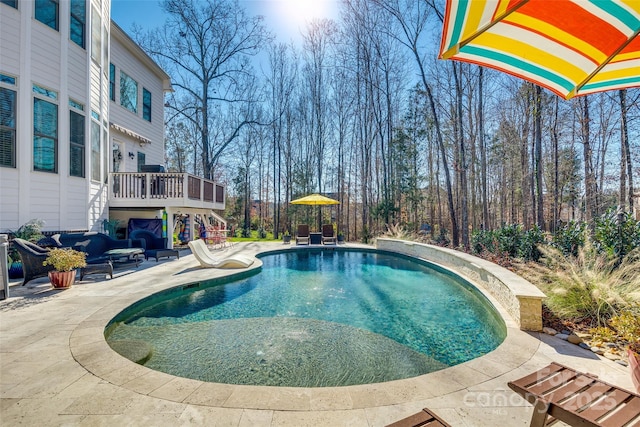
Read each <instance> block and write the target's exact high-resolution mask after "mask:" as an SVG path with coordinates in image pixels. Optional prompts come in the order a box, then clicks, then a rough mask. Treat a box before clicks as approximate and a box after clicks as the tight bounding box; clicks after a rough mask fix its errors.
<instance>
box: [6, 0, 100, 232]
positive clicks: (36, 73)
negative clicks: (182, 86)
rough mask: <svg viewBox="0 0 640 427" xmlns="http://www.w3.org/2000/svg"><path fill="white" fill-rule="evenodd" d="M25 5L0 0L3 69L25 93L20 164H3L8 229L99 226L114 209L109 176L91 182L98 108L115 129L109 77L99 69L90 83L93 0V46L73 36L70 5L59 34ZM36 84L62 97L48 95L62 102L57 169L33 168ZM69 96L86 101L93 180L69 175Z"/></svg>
mask: <svg viewBox="0 0 640 427" xmlns="http://www.w3.org/2000/svg"><path fill="white" fill-rule="evenodd" d="M100 3H106V4H103V8H104V9H103V10H106V11H107V12H106V15H105V16H104V18H103V22H104V23H106V24H107V25H106V28H107V29H108V24H109V23H110V17H109V13H108V11H109V4H108V2H100V1H95V4H97V5H100ZM18 7H19V9H18V10H16V9H14V8H12V7H10V6H7V5H5V4H0V8H1V10H0V58H1V60H0V72H1V73H3V74H7V75H10V76H14V77H16V78H17V85H16V86H15V87H12V89H13V90H15V91H16V92H17V135H16V136H17V147H16V148H17V149H16V168H15V169H14V168H6V167H0V231H4V230H7V229H10V230H13V229H16V228H17V227H18V226H20V225H21V224H23V223H25V222H26V221H28V220H30V219H34V218H38V219H42V220H44V221H45V228H44V229H45V231H62V230H86V229H94V230H95V229H98V227H99V226H100V225H101V223H102V219H104V218H106V217H107V215H108V206H107V196H106V185H105V184H104V179H101V180H100V181H99V182H95V183H92V182H90V178H91V139H90V135H91V133H90V129H91V110H92V109H93V110H94V111H96V112H97V113H99V114H100V122H101V127H102V129H104V130H107V131H108V105H109V102H108V79H107V78H104V77H103V78H101V79H99V78H98V76H99V75H100V73H99V72H98V74H97V75H95V74H94V76H95V77H96V78H97V79H96V81H95V85H93V84H92V83H91V82H90V81H89V76H90V69H91V68H94V69H95V68H96V67H95V65H90V64H91V59H90V56H89V48H90V46H91V40H90V34H91V32H90V30H91V22H90V19H91V1H90V0H88V1H87V14H86V16H87V22H86V36H87V38H86V47H87V49H83V48H81V47H79V46H77V45H76V44H75V43H73V42H71V41H70V40H69V3H68V2H66V1H63V2H60V3H59V8H60V10H59V31H55V30H53V29H51V28H49V27H47V26H46V25H44V24H42V23H40V22H38V21H37V20H35V19H34V18H33V15H34V13H33V7H34V2H31V1H20V2H19V5H18ZM107 41H108V39H107ZM107 66H108V63H107ZM33 84H37V85H39V86H42V87H45V88H47V89H51V90H54V91H56V92H57V93H58V97H57V100H55V101H54V100H49V99H48V101H50V102H53V103H55V104H57V105H58V153H57V154H58V156H57V162H58V163H57V164H58V171H57V173H46V172H35V171H33V159H32V157H33V156H32V150H33V98H34V94H33V92H32V85H33ZM92 94H95V96H91V95H92ZM69 98H72V99H73V100H74V101H76V102H78V103H80V104H82V105H84V114H85V124H86V128H85V135H86V140H85V154H86V157H85V172H86V177H85V178H77V177H70V176H69V109H70V107H69ZM92 100H93V101H95V102H92ZM102 136H103V133H101V137H102ZM106 139H108V138H106ZM106 143H107V141H106V140H105V141H103V142H102V144H103V147H104V146H105V145H106ZM103 149H104V148H103ZM104 159H105V156H104V155H102V156H101V160H102V161H104ZM104 168H105V170H104V172H103V175H102V177H103V178H104V177H106V173H107V169H106V168H107V166H106V165H105V166H104Z"/></svg>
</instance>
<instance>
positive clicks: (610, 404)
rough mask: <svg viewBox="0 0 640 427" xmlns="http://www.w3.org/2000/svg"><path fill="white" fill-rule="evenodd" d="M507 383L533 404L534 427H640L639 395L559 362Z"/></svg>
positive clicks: (532, 421) (532, 423) (532, 419)
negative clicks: (556, 425) (561, 424)
mask: <svg viewBox="0 0 640 427" xmlns="http://www.w3.org/2000/svg"><path fill="white" fill-rule="evenodd" d="M508 384H509V388H511V389H512V390H513V391H515V392H516V393H518V394H519V395H520V396H522V397H523V398H525V399H526V400H527V401H528V402H529V403H531V404H533V405H534V408H533V415H532V417H531V427H542V426H549V425H552V424H554V423H555V422H557V421H562V422H564V423H566V424H568V425H570V426H585V427H596V426H604V427H622V426H640V395H637V394H635V393H633V392H630V391H626V390H623V389H621V388H618V387H616V386H614V385H611V384H608V383H606V382H604V381H600V380H599V379H598V378H597V377H596V376H594V375H590V374H584V373H581V372H578V371H575V370H573V369H571V368H568V367H566V366H563V365H560V364H558V363H551V364H550V365H549V366H546V367H544V368H542V369H540V370H539V371H536V372H533V373H532V374H529V375H527V376H525V377H523V378H520V379H519V380H517V381H510V382H509V383H508Z"/></svg>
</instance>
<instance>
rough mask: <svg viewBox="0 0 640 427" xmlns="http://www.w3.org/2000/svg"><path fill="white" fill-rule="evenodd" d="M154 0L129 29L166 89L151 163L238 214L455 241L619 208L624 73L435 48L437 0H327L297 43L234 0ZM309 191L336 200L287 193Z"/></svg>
mask: <svg viewBox="0 0 640 427" xmlns="http://www.w3.org/2000/svg"><path fill="white" fill-rule="evenodd" d="M164 8H165V10H166V12H167V13H168V16H169V19H168V21H167V23H166V25H165V26H163V27H162V28H159V29H157V30H154V31H151V32H147V33H142V32H138V33H137V34H136V36H135V38H136V40H137V41H138V42H139V43H140V44H141V45H142V46H143V47H144V49H145V50H146V51H147V52H148V53H149V54H150V55H151V56H152V57H153V58H154V59H155V60H156V61H157V62H158V63H159V64H160V65H161V66H162V67H163V68H164V69H165V70H166V71H167V73H168V74H169V75H170V76H171V79H172V83H173V87H174V89H175V93H173V94H172V95H171V97H170V98H169V99H168V102H167V104H166V105H167V108H166V115H167V117H166V121H167V135H166V142H165V143H166V148H167V167H168V169H169V170H170V171H179V172H190V173H194V174H197V175H201V176H204V177H206V178H213V179H215V180H217V181H218V182H221V183H224V184H226V185H227V188H228V194H229V195H230V197H229V198H228V199H227V206H228V209H227V216H228V218H229V219H230V220H231V223H234V224H236V226H237V227H238V228H242V229H249V228H250V227H252V228H254V229H263V230H268V231H273V232H274V235H275V237H276V238H277V237H278V234H280V233H282V232H284V231H290V232H293V231H294V230H295V227H296V225H297V224H299V223H308V224H312V227H313V226H315V225H316V224H318V225H319V224H320V223H321V222H322V223H326V222H334V223H336V226H337V229H338V230H340V231H341V232H343V233H344V234H345V237H346V239H347V240H364V241H366V240H368V239H369V238H371V237H373V236H375V235H378V234H380V233H381V232H383V231H385V230H386V226H387V225H391V224H400V225H402V226H403V227H404V228H405V229H407V230H409V231H416V232H417V231H419V230H421V229H422V230H423V231H427V232H428V233H429V234H430V238H431V239H432V240H434V241H437V242H441V243H449V244H451V245H453V246H454V247H459V246H463V247H469V245H470V236H471V233H472V231H473V230H483V229H488V230H490V229H493V228H497V227H500V226H502V225H503V224H513V223H519V224H522V225H523V226H524V227H525V228H530V227H532V226H534V225H537V226H538V227H540V229H542V230H548V231H554V230H555V228H556V227H557V226H558V225H559V224H560V223H561V222H567V221H570V220H584V221H587V222H591V221H592V220H593V219H594V218H596V217H597V216H599V215H600V214H602V213H603V212H605V211H606V210H607V209H608V208H610V207H618V206H620V207H622V208H623V209H624V210H626V211H630V210H631V209H632V206H633V197H634V191H636V192H637V190H634V188H636V187H634V186H638V181H639V179H640V126H639V120H640V89H628V90H622V91H612V92H604V93H600V94H595V95H588V96H584V97H579V98H576V99H574V100H570V101H564V100H562V99H560V98H558V97H557V96H556V95H554V94H552V93H551V92H549V91H547V90H545V89H541V88H540V87H538V86H535V85H533V84H531V83H527V82H523V81H522V80H518V79H515V78H512V77H509V76H507V75H504V74H502V73H499V72H496V71H493V70H490V69H483V68H481V67H478V66H475V65H469V64H463V63H459V62H453V61H439V60H437V59H436V56H437V53H436V51H437V47H438V44H439V37H440V31H441V28H442V18H443V10H442V8H443V5H442V4H441V3H440V2H437V1H434V0H421V1H415V0H344V1H343V2H342V4H341V17H340V19H339V20H338V21H336V22H334V21H329V20H321V21H314V22H312V23H310V24H309V26H308V28H307V30H306V33H305V34H304V43H303V45H302V46H301V47H296V46H293V45H284V44H277V43H274V42H273V37H272V35H271V34H270V33H269V29H267V28H265V27H264V24H263V21H262V19H261V18H260V17H251V16H248V15H247V13H246V11H245V10H243V9H242V8H241V7H240V6H239V5H238V4H237V2H235V1H233V0H207V1H196V0H166V1H165V2H164ZM309 193H323V194H325V195H328V196H330V197H332V198H335V199H337V200H339V201H340V203H341V204H340V205H337V206H336V207H331V208H328V207H326V208H324V209H322V210H319V209H317V208H314V207H300V206H292V205H290V204H289V202H290V201H291V200H293V199H295V198H298V197H301V196H304V195H306V194H309ZM319 212H320V213H319ZM320 214H322V215H324V217H318V215H320ZM425 225H428V226H425Z"/></svg>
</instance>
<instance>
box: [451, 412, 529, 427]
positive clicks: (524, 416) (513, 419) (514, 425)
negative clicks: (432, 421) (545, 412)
mask: <svg viewBox="0 0 640 427" xmlns="http://www.w3.org/2000/svg"><path fill="white" fill-rule="evenodd" d="M532 411H533V408H532V407H529V408H525V407H490V408H482V407H474V408H471V407H461V408H457V409H456V412H457V413H458V415H459V416H460V419H461V421H462V422H463V423H464V424H452V425H465V426H472V427H496V426H509V427H527V426H529V423H530V421H531V413H532ZM442 417H443V419H445V420H446V421H447V422H451V421H450V420H449V419H447V418H444V417H445V413H444V412H443V414H442Z"/></svg>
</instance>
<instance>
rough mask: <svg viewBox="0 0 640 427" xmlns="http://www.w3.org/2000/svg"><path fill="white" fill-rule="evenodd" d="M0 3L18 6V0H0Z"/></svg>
mask: <svg viewBox="0 0 640 427" xmlns="http://www.w3.org/2000/svg"><path fill="white" fill-rule="evenodd" d="M0 3H4V4H6V5H9V6H11V7H15V8H16V9H17V8H18V0H13V1H12V0H0Z"/></svg>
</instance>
